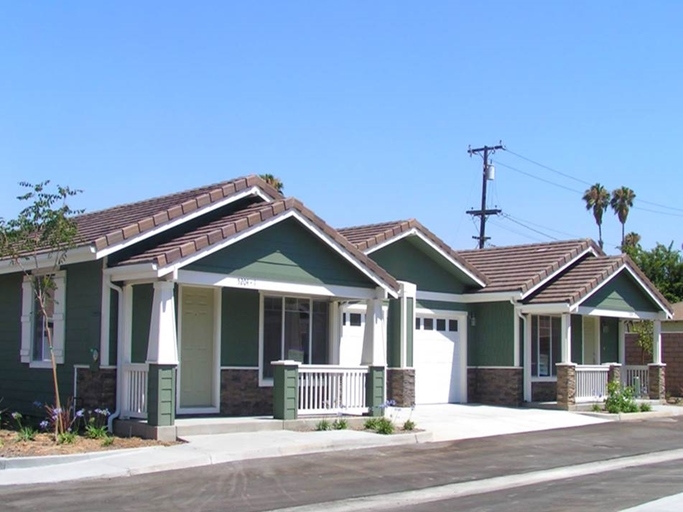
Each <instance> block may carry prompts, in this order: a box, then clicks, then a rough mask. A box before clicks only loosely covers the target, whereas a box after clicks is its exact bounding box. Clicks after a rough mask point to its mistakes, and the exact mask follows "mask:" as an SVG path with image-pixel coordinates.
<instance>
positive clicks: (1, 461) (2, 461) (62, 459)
mask: <svg viewBox="0 0 683 512" xmlns="http://www.w3.org/2000/svg"><path fill="white" fill-rule="evenodd" d="M155 448H159V446H143V447H140V448H122V449H120V450H106V451H101V452H86V453H72V454H69V455H40V456H35V457H7V458H1V457H0V471H1V470H5V469H27V468H40V467H49V466H58V465H60V464H71V463H74V462H82V461H84V460H100V459H105V458H107V457H113V456H115V455H125V454H127V453H133V452H135V453H138V452H140V451H143V450H150V449H155ZM164 448H165V447H164Z"/></svg>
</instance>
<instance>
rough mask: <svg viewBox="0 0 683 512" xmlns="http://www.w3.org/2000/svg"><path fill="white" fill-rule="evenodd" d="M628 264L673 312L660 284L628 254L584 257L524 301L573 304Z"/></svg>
mask: <svg viewBox="0 0 683 512" xmlns="http://www.w3.org/2000/svg"><path fill="white" fill-rule="evenodd" d="M624 267H628V268H629V269H630V270H632V271H633V272H634V273H635V274H636V275H637V276H638V278H639V279H640V280H641V281H642V282H643V284H644V285H645V287H646V288H647V289H648V290H649V291H650V292H652V293H653V294H654V295H655V297H657V300H658V301H659V302H661V303H662V304H663V305H664V306H665V307H666V308H667V309H668V310H669V312H670V313H671V311H672V306H671V304H669V302H668V301H667V300H666V298H665V297H664V296H663V295H662V294H661V293H660V291H659V290H658V289H657V287H656V286H655V285H654V284H652V282H651V281H650V280H649V279H648V278H647V276H645V274H643V273H642V271H641V270H640V269H639V268H638V267H637V266H636V264H635V263H634V262H633V260H631V258H629V257H628V256H627V255H625V254H622V255H620V256H599V257H589V258H585V259H582V260H581V261H579V262H578V263H577V264H575V265H573V266H572V267H570V268H569V269H568V270H567V271H566V272H563V273H562V274H561V275H560V276H558V277H557V278H556V279H553V281H552V282H550V283H549V284H547V285H545V286H543V287H542V288H541V289H540V290H539V291H537V292H534V293H533V294H532V295H531V296H530V297H529V298H528V299H527V300H525V303H527V304H557V303H561V302H567V303H569V304H571V305H573V304H577V303H579V302H581V301H582V300H583V299H584V298H586V296H588V295H589V294H590V293H591V292H592V291H594V290H595V289H596V288H597V287H598V286H599V285H600V284H602V283H604V282H605V281H606V280H608V279H609V278H611V277H612V276H614V275H615V274H616V273H617V272H618V271H620V270H621V269H622V268H624Z"/></svg>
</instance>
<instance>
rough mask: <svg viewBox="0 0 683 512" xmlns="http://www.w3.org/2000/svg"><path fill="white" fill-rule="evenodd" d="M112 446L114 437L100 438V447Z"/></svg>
mask: <svg viewBox="0 0 683 512" xmlns="http://www.w3.org/2000/svg"><path fill="white" fill-rule="evenodd" d="M113 444H114V436H110V435H109V434H107V435H105V436H104V437H103V438H102V446H111V445H113Z"/></svg>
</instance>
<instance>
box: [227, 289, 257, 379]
mask: <svg viewBox="0 0 683 512" xmlns="http://www.w3.org/2000/svg"><path fill="white" fill-rule="evenodd" d="M221 308H222V311H221V366H258V344H259V294H258V292H257V291H255V290H238V289H232V288H223V300H222V307H221Z"/></svg>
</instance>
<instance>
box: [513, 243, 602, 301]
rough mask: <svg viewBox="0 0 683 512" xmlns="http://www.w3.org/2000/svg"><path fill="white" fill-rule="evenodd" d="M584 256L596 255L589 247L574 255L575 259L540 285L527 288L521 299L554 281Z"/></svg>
mask: <svg viewBox="0 0 683 512" xmlns="http://www.w3.org/2000/svg"><path fill="white" fill-rule="evenodd" d="M586 254H593V255H594V256H597V255H596V254H595V251H594V250H593V248H592V247H589V248H588V249H586V250H585V251H583V252H582V253H580V254H578V255H576V257H574V258H572V259H571V260H569V261H568V262H567V263H565V264H564V265H562V266H561V267H560V268H558V269H557V270H556V271H555V272H553V273H552V274H550V275H549V276H548V277H546V278H545V279H543V280H542V281H541V282H540V283H537V284H535V285H534V286H532V287H531V288H529V289H528V290H527V291H526V292H524V294H523V295H522V299H526V298H527V297H528V296H529V295H531V294H532V293H534V292H535V291H536V290H538V289H539V288H541V287H542V286H545V285H546V284H548V283H549V282H550V281H552V280H553V279H555V278H556V277H557V276H558V275H560V274H561V273H562V272H564V271H565V270H566V269H567V268H568V267H570V266H571V265H573V264H574V263H576V261H578V260H580V259H581V258H583V257H584V256H585V255H586Z"/></svg>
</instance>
